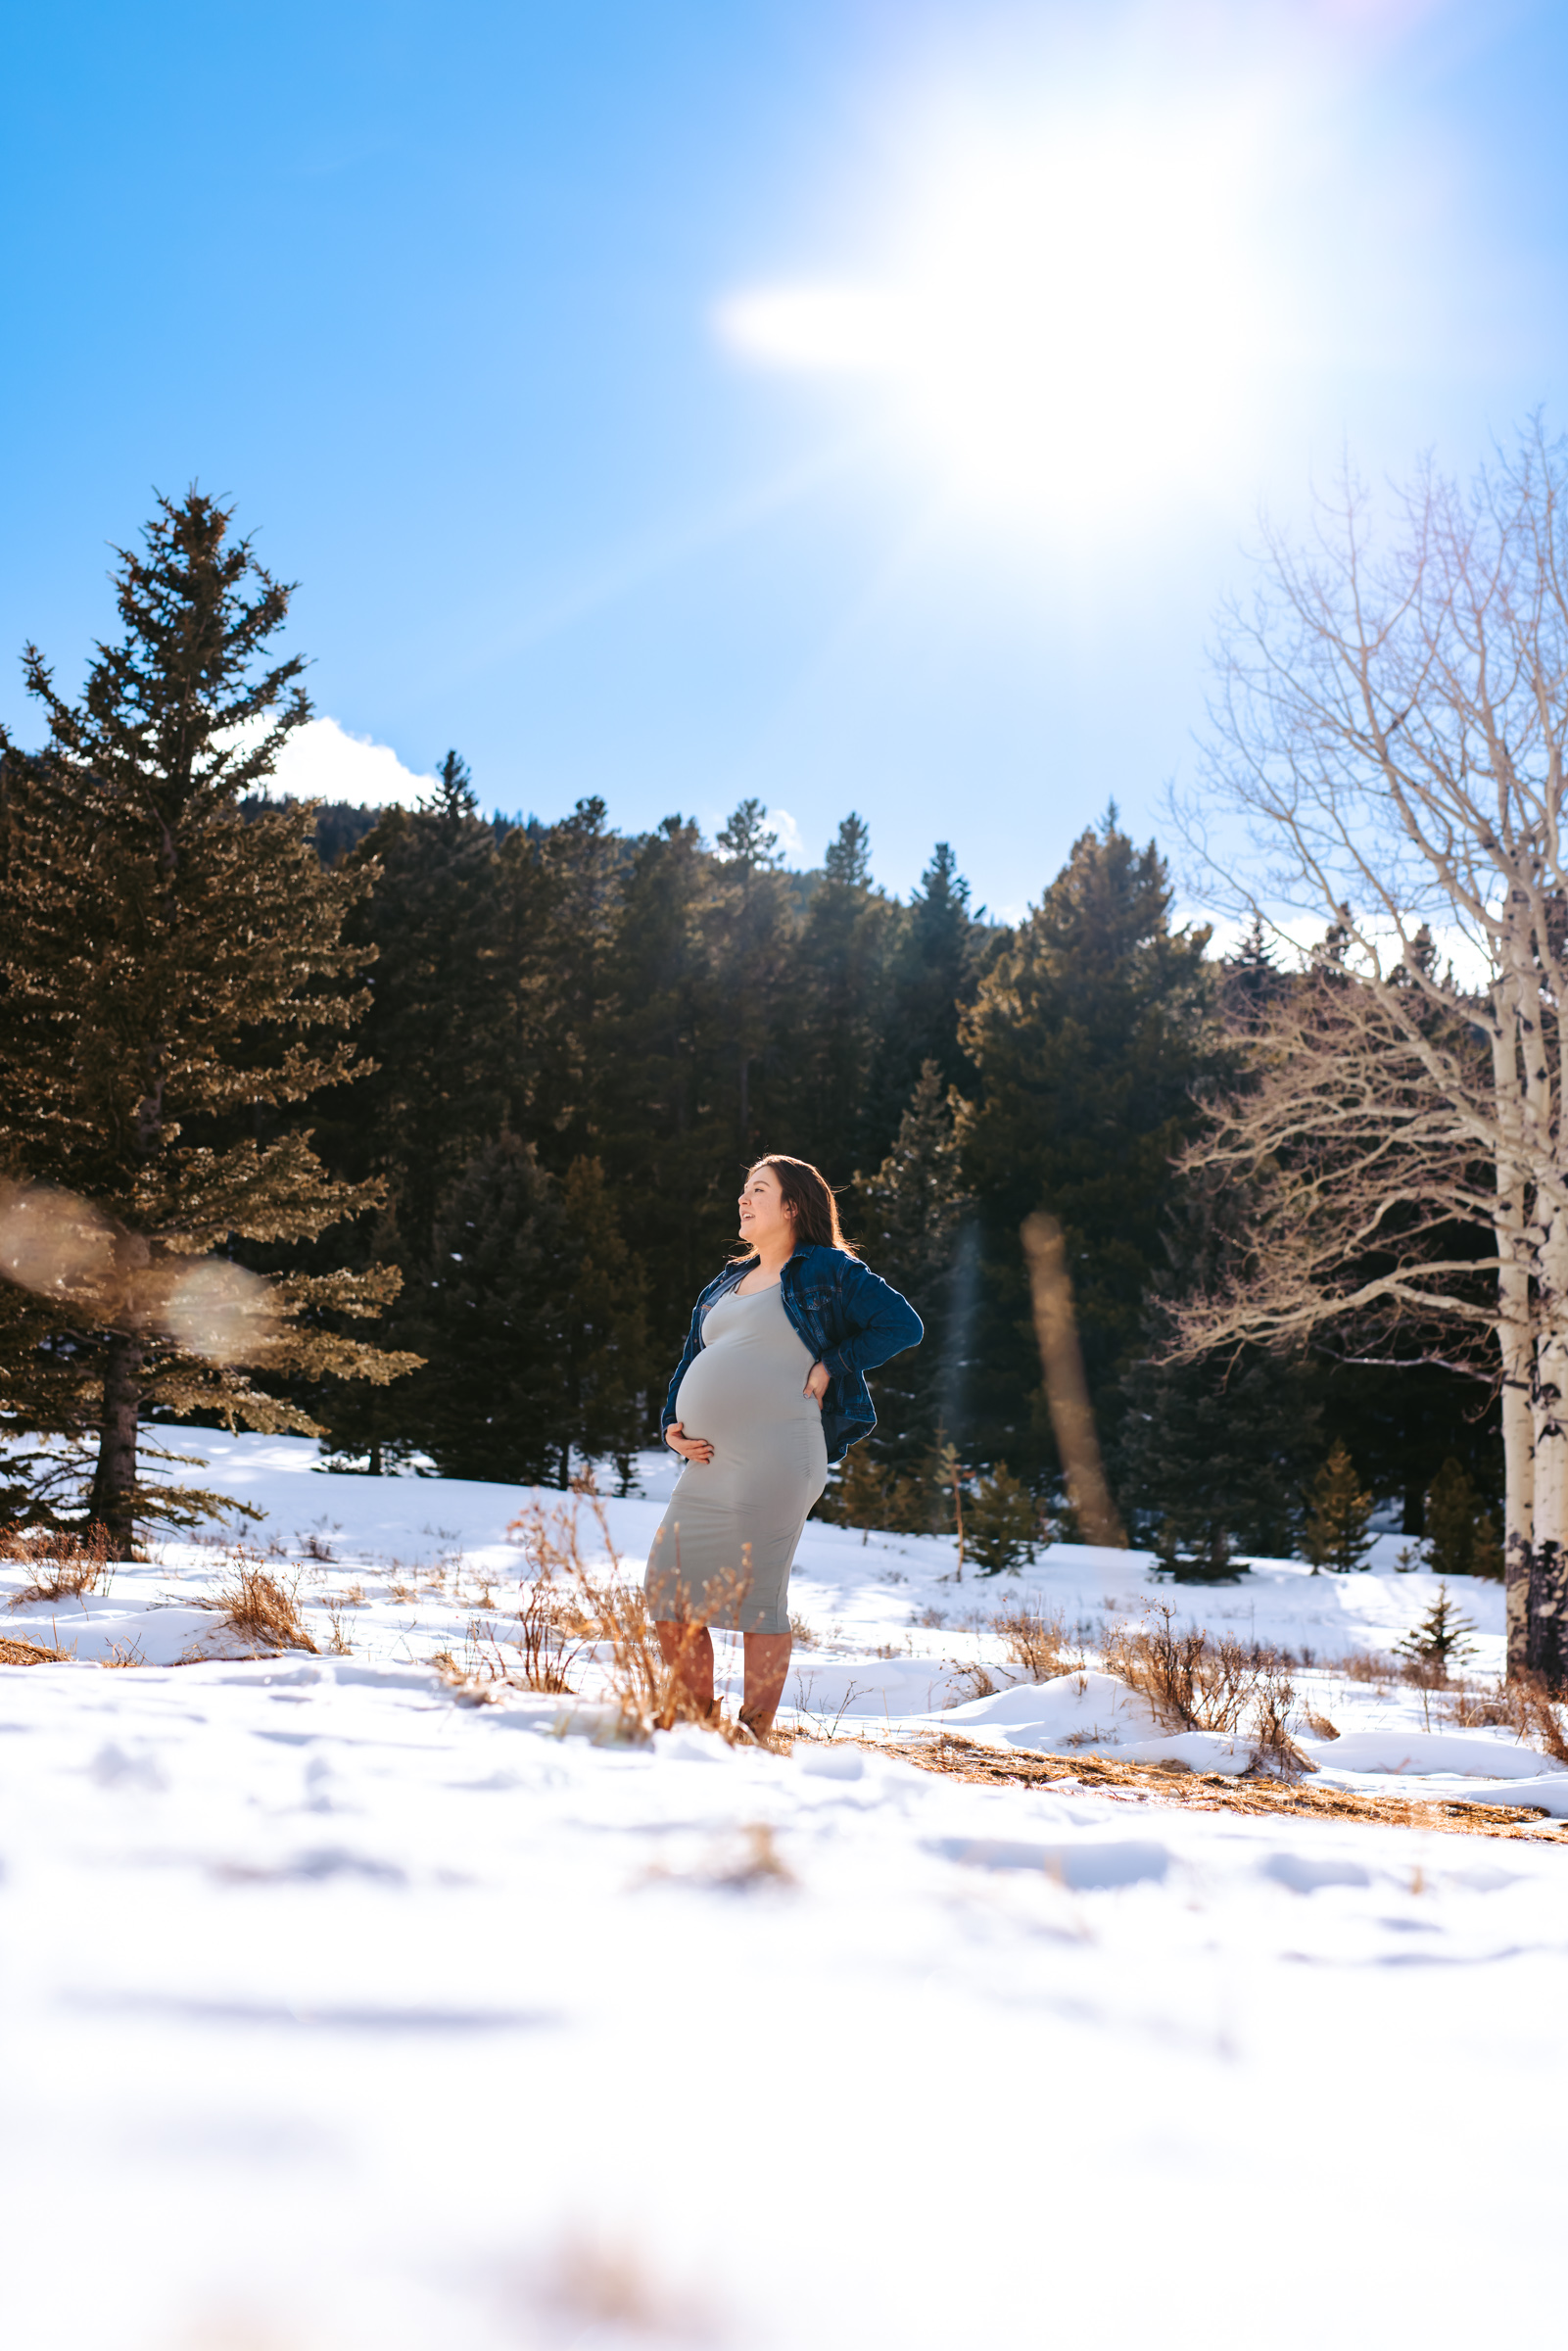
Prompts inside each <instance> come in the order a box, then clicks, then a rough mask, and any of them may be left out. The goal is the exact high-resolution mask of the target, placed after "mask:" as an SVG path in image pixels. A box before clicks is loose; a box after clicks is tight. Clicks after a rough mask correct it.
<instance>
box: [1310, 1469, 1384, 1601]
mask: <svg viewBox="0 0 1568 2351" xmlns="http://www.w3.org/2000/svg"><path fill="white" fill-rule="evenodd" d="M1371 1515H1372V1497H1371V1495H1370V1494H1369V1493H1368V1492H1367V1491H1366V1489H1365V1488H1364V1487H1363V1485H1362V1484H1361V1481H1360V1479H1359V1478H1358V1477H1357V1475H1356V1474H1355V1463H1354V1462H1353V1461H1352V1459H1351V1457H1350V1454H1349V1453H1348V1452H1347V1451H1346V1448H1345V1445H1344V1443H1343V1442H1342V1441H1341V1440H1340V1439H1338V1438H1336V1439H1335V1441H1334V1444H1333V1446H1332V1447H1331V1449H1330V1452H1329V1457H1328V1460H1327V1461H1326V1462H1325V1463H1323V1466H1322V1467H1321V1469H1319V1471H1318V1473H1317V1475H1316V1477H1315V1478H1314V1479H1313V1481H1312V1487H1311V1492H1310V1494H1309V1495H1308V1497H1307V1538H1306V1540H1307V1558H1308V1559H1310V1560H1311V1562H1312V1573H1313V1574H1314V1575H1316V1574H1317V1573H1318V1571H1319V1569H1321V1568H1324V1567H1326V1568H1328V1570H1329V1571H1330V1573H1331V1574H1333V1575H1349V1574H1351V1573H1353V1572H1354V1569H1356V1568H1358V1567H1364V1566H1365V1565H1366V1561H1367V1558H1368V1555H1369V1554H1370V1552H1371V1549H1372V1539H1371V1537H1370V1536H1369V1535H1368V1533H1367V1531H1366V1530H1367V1523H1368V1521H1369V1520H1370V1518H1371Z"/></svg>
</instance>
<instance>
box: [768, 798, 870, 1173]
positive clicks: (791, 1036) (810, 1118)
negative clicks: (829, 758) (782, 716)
mask: <svg viewBox="0 0 1568 2351" xmlns="http://www.w3.org/2000/svg"><path fill="white" fill-rule="evenodd" d="M870 859H871V837H870V834H869V832H868V830H867V827H866V825H865V823H864V821H863V819H862V818H860V817H858V816H855V815H850V816H846V817H845V818H844V820H843V822H842V824H841V825H840V826H839V828H838V836H837V839H836V840H834V841H832V843H831V845H830V847H829V850H828V854H827V857H826V858H825V860H824V863H823V873H822V880H821V882H820V883H819V884H818V886H817V888H816V890H815V892H814V893H813V896H812V898H811V902H810V904H809V906H808V907H807V910H806V918H805V922H804V924H803V926H802V928H801V932H800V936H799V940H798V944H797V945H796V946H795V948H794V951H793V956H792V961H793V964H794V974H795V977H794V984H793V986H792V987H790V988H789V989H788V990H787V992H786V994H785V996H784V1001H783V1003H782V1005H781V1013H782V1015H783V1019H782V1021H781V1035H780V1059H781V1069H780V1077H779V1082H778V1083H777V1084H776V1086H775V1087H774V1088H773V1089H772V1090H771V1092H770V1097H769V1099H770V1106H771V1107H772V1108H773V1109H774V1115H775V1119H776V1120H777V1121H779V1122H780V1123H782V1124H783V1125H784V1128H786V1130H787V1132H788V1133H789V1135H790V1137H791V1138H792V1139H791V1141H790V1143H789V1146H788V1147H789V1149H790V1150H791V1151H793V1152H795V1153H796V1154H797V1155H798V1156H799V1157H801V1158H802V1159H809V1160H812V1161H814V1162H815V1163H816V1165H817V1166H818V1167H820V1168H821V1169H822V1171H823V1173H824V1174H825V1175H826V1176H827V1177H828V1179H829V1181H830V1182H832V1183H841V1182H844V1181H845V1180H847V1178H848V1176H850V1174H851V1172H852V1170H853V1168H854V1165H855V1159H856V1155H857V1153H858V1152H859V1150H860V1147H861V1145H862V1143H863V1141H864V1140H865V1139H866V1137H865V1135H864V1132H863V1113H864V1110H865V1106H866V1101H867V1089H868V1082H869V1080H870V1077H871V1070H872V1064H873V1059H874V1056H875V1053H876V1050H877V1041H878V1035H879V1028H880V1021H881V1010H882V994H883V966H884V962H885V956H886V942H887V937H888V933H889V928H890V924H891V919H892V914H893V909H892V908H891V906H890V905H889V903H888V901H887V899H886V898H885V897H883V895H882V894H881V892H880V891H879V890H878V889H874V888H873V887H872V881H871V862H870Z"/></svg>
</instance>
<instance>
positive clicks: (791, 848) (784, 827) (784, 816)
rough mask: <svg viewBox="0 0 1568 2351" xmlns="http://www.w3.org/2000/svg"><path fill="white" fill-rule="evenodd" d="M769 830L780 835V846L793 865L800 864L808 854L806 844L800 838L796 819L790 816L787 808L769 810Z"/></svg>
mask: <svg viewBox="0 0 1568 2351" xmlns="http://www.w3.org/2000/svg"><path fill="white" fill-rule="evenodd" d="M768 830H769V832H770V833H777V834H778V836H779V846H780V848H781V849H782V850H783V851H784V855H785V857H787V858H788V859H789V860H790V861H791V863H793V864H798V863H799V862H800V860H801V858H802V857H804V855H805V853H806V851H805V844H804V842H803V841H802V840H801V838H800V827H799V826H798V825H797V824H796V822H795V820H794V818H793V817H792V816H791V815H790V813H789V811H788V809H787V808H770V809H769V811H768Z"/></svg>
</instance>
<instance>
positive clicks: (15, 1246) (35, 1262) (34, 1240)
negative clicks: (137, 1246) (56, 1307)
mask: <svg viewBox="0 0 1568 2351" xmlns="http://www.w3.org/2000/svg"><path fill="white" fill-rule="evenodd" d="M115 1239H116V1234H115V1226H114V1224H113V1223H111V1221H110V1220H109V1218H107V1217H106V1216H104V1215H103V1214H102V1213H101V1212H100V1211H99V1210H98V1209H96V1208H94V1207H93V1206H92V1204H91V1202H90V1201H87V1200H81V1199H78V1198H77V1196H76V1194H75V1193H74V1192H64V1191H58V1190H56V1189H55V1188H54V1186H53V1185H50V1184H24V1183H0V1273H3V1274H4V1275H5V1276H6V1278H7V1280H9V1281H14V1282H15V1283H16V1284H17V1286H18V1287H19V1289H24V1290H31V1291H33V1292H34V1293H35V1294H36V1295H37V1296H39V1297H41V1298H57V1299H59V1300H60V1301H61V1302H62V1303H63V1304H68V1305H78V1304H79V1305H90V1304H92V1303H93V1302H94V1301H95V1300H97V1299H98V1298H100V1297H102V1296H103V1295H104V1294H105V1293H106V1292H107V1291H109V1290H111V1289H113V1288H114V1287H116V1286H117V1268H116V1250H115Z"/></svg>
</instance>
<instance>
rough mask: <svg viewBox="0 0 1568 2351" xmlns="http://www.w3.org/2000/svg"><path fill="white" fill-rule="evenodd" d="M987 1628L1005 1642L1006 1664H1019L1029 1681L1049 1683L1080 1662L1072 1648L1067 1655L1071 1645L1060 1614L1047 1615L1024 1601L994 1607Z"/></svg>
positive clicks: (1041, 1609) (1042, 1610)
mask: <svg viewBox="0 0 1568 2351" xmlns="http://www.w3.org/2000/svg"><path fill="white" fill-rule="evenodd" d="M991 1629H992V1631H993V1632H994V1633H995V1634H996V1636H997V1638H998V1640H1000V1641H1002V1642H1003V1643H1005V1645H1006V1648H1007V1655H1008V1662H1009V1664H1011V1665H1017V1666H1019V1667H1020V1668H1021V1669H1022V1671H1023V1672H1024V1673H1026V1674H1027V1675H1028V1676H1029V1679H1030V1680H1031V1681H1035V1682H1049V1681H1051V1680H1053V1679H1054V1678H1055V1676H1056V1675H1057V1674H1059V1673H1067V1672H1069V1671H1070V1669H1071V1668H1072V1667H1073V1666H1074V1665H1077V1664H1079V1663H1080V1662H1081V1659H1080V1657H1079V1655H1078V1654H1077V1652H1076V1651H1075V1650H1073V1651H1072V1654H1071V1655H1069V1654H1068V1653H1069V1648H1070V1646H1071V1645H1070V1644H1069V1640H1068V1635H1067V1627H1066V1624H1065V1623H1064V1621H1063V1618H1062V1616H1061V1615H1060V1613H1055V1614H1052V1615H1050V1616H1048V1615H1047V1614H1046V1613H1045V1611H1044V1609H1043V1608H1041V1607H1031V1606H1030V1605H1029V1603H1028V1602H1027V1601H1026V1600H1018V1601H1014V1602H1012V1603H1011V1604H1010V1605H1009V1606H1008V1607H1005V1608H998V1609H997V1611H996V1614H995V1615H994V1616H993V1617H992V1618H991Z"/></svg>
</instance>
